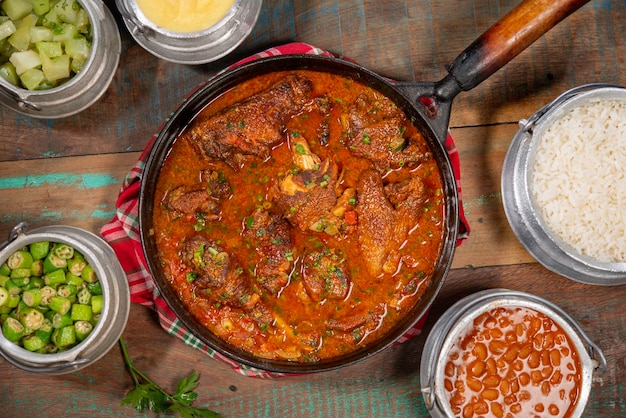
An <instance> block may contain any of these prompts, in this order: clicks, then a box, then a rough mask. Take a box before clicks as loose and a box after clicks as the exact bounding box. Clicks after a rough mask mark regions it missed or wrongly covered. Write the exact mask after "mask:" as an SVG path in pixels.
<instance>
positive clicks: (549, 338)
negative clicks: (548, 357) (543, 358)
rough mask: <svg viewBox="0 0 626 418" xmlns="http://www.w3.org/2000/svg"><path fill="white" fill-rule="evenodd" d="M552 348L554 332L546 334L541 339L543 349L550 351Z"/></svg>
mask: <svg viewBox="0 0 626 418" xmlns="http://www.w3.org/2000/svg"><path fill="white" fill-rule="evenodd" d="M553 347H554V332H548V333H546V334H545V336H544V338H543V347H542V348H543V349H544V350H546V349H550V348H553Z"/></svg>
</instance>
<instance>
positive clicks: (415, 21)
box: [0, 0, 626, 161]
mask: <svg viewBox="0 0 626 418" xmlns="http://www.w3.org/2000/svg"><path fill="white" fill-rule="evenodd" d="M106 3H107V4H108V5H109V7H110V8H111V9H112V11H113V12H114V13H115V14H116V15H119V13H118V12H117V10H116V8H115V4H114V1H112V0H107V2H106ZM516 3H517V1H514V0H510V1H507V2H496V1H493V0H474V1H471V2H468V1H464V2H458V1H454V0H443V1H438V2H434V3H433V2H426V1H424V0H411V1H409V0H406V1H363V0H358V1H356V0H355V1H344V2H337V1H336V0H333V1H331V0H328V1H323V2H305V1H287V0H268V1H266V2H264V5H263V10H262V12H261V19H260V20H259V25H258V26H257V27H255V30H254V31H253V33H252V34H251V36H250V37H249V38H248V39H247V40H246V41H245V42H244V43H243V44H242V45H241V46H240V48H239V49H238V50H237V51H236V52H235V53H233V54H232V55H229V56H227V57H225V58H223V59H221V60H218V61H216V62H214V63H210V64H206V65H200V66H186V65H180V64H174V63H169V62H165V61H162V60H159V59H157V58H156V57H154V56H152V55H150V54H149V53H148V52H146V51H144V50H143V49H142V48H141V47H140V46H138V45H137V44H135V43H134V41H133V40H132V38H131V37H130V35H129V34H128V32H127V31H126V29H125V27H124V26H123V25H122V23H121V21H120V18H119V16H117V17H118V24H119V25H118V26H119V27H120V31H121V33H122V40H123V42H122V44H123V47H122V56H121V60H120V66H119V68H118V71H117V73H116V75H115V77H114V80H113V83H112V85H111V87H110V88H109V89H108V90H107V92H106V93H105V95H104V97H103V98H102V100H101V101H100V102H98V103H96V104H95V105H94V106H92V107H91V108H89V109H87V110H85V111H84V112H82V113H80V114H78V115H75V116H72V117H69V118H65V119H60V120H52V121H41V120H37V119H32V118H29V117H24V116H20V115H16V114H15V113H14V112H13V111H11V110H9V109H6V108H4V107H2V108H0V118H1V119H2V120H3V129H2V130H1V131H0V161H8V160H25V159H40V158H48V157H65V156H72V155H84V154H99V153H118V152H129V151H140V150H141V149H142V148H143V147H144V146H145V144H146V143H147V142H148V140H149V138H150V136H152V134H153V133H154V132H155V131H156V130H157V129H158V127H159V126H160V125H161V124H162V123H163V121H164V120H165V118H166V117H167V116H168V115H169V114H170V113H171V112H172V111H173V109H174V108H175V107H176V105H177V104H178V103H179V102H180V101H181V100H183V98H184V97H186V96H187V95H188V94H189V92H190V91H191V90H192V89H193V88H195V87H196V86H197V85H198V84H200V83H202V82H204V81H206V80H207V79H208V78H209V77H211V76H212V75H213V74H215V73H216V72H217V71H219V70H221V69H222V68H224V67H225V66H227V65H229V64H230V63H232V62H234V61H235V60H236V59H239V58H241V57H243V56H245V55H249V54H251V53H253V52H257V51H258V50H259V49H261V48H264V47H266V46H269V45H276V44H280V43H284V42H291V41H295V40H297V41H303V42H309V43H313V44H315V45H317V46H319V47H322V48H326V49H328V50H330V51H333V52H336V53H339V54H343V55H345V56H347V57H350V58H351V59H353V60H355V61H356V62H358V63H360V64H362V65H364V66H366V67H368V68H370V69H372V70H374V71H377V72H379V73H380V74H383V75H385V76H389V77H392V78H395V79H399V80H419V81H436V80H438V79H440V78H441V77H443V75H444V74H445V66H446V65H448V64H450V63H451V62H452V60H453V59H454V58H455V57H456V56H457V55H458V54H459V53H460V52H461V51H462V50H463V49H465V48H466V47H467V46H468V45H469V44H470V43H471V42H472V41H473V40H474V39H475V38H476V37H477V36H478V35H479V34H480V33H481V32H482V31H484V30H485V29H486V28H488V27H489V26H490V25H491V24H493V23H495V22H496V20H497V19H498V18H499V17H500V16H502V15H503V14H504V13H506V12H507V11H508V10H510V8H512V7H513V5H514V4H516ZM624 21H626V4H624V2H622V1H620V0H604V1H594V2H590V3H589V4H587V5H586V6H584V7H583V8H582V9H580V10H579V11H578V12H576V13H575V14H574V15H572V16H570V17H569V18H568V19H567V20H565V21H564V22H562V23H561V24H560V25H558V26H557V27H556V28H554V29H553V30H552V31H550V32H549V33H548V34H547V35H545V37H544V38H542V39H540V40H538V41H537V42H536V43H535V44H534V45H532V46H531V47H530V48H529V49H528V50H527V51H525V52H523V53H522V54H521V55H520V56H519V57H517V58H516V59H514V60H513V61H512V62H511V63H509V64H508V65H507V66H505V68H504V69H503V70H501V71H500V72H498V73H496V74H495V75H494V76H492V78H490V79H488V80H487V81H485V82H484V83H483V85H481V86H478V87H477V88H475V89H474V90H473V91H470V92H466V93H462V94H461V95H460V96H459V97H458V98H457V99H456V100H455V104H454V106H453V113H452V121H451V124H452V126H455V127H462V126H476V125H480V124H491V123H503V122H516V121H518V120H519V119H521V118H524V117H527V116H528V115H529V114H530V113H532V112H534V111H535V110H536V109H538V108H539V107H541V106H542V105H544V104H545V103H547V102H548V101H549V100H551V99H553V98H554V97H556V96H557V95H558V94H559V93H561V92H563V91H564V90H566V89H568V88H571V87H574V86H577V85H580V84H585V83H591V82H610V83H618V84H622V85H624V84H626V75H625V74H626V72H624V71H623V70H622V68H621V67H622V66H623V65H624V64H623V63H624V60H625V58H624V54H625V52H624V49H625V47H624V44H623V42H622V41H621V40H622V39H623V38H624V25H623V23H622V22H624Z"/></svg>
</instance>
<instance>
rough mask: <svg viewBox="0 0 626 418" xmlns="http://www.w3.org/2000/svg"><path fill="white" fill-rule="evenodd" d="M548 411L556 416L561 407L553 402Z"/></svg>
mask: <svg viewBox="0 0 626 418" xmlns="http://www.w3.org/2000/svg"><path fill="white" fill-rule="evenodd" d="M548 412H549V413H550V414H551V415H555V416H556V415H559V412H560V411H559V407H558V406H556V405H555V404H553V403H551V404H550V406H548Z"/></svg>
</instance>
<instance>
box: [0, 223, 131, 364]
mask: <svg viewBox="0 0 626 418" xmlns="http://www.w3.org/2000/svg"><path fill="white" fill-rule="evenodd" d="M27 229H28V225H27V224H26V223H20V224H18V225H17V226H15V227H14V228H13V229H12V230H11V232H10V234H9V237H8V239H7V240H6V241H4V242H3V243H0V324H1V329H2V332H1V333H0V355H1V356H2V357H4V359H5V360H6V361H7V362H9V363H11V364H13V365H14V366H16V367H18V368H21V369H24V370H27V371H30V372H34V373H45V374H65V373H71V372H74V371H77V370H80V369H82V368H84V367H87V366H89V365H91V364H93V363H94V362H96V361H97V360H99V359H100V358H102V357H103V356H104V355H105V354H106V353H107V352H108V351H109V350H110V349H111V348H112V347H113V345H115V344H116V343H117V341H118V339H119V337H120V336H121V335H122V332H123V331H124V328H125V326H126V322H127V321H128V314H129V310H130V291H129V288H128V283H127V281H126V278H125V274H124V271H123V270H122V267H121V265H120V263H119V261H118V259H117V257H116V255H115V253H114V252H113V250H112V249H111V247H109V245H108V244H107V243H106V242H105V241H103V240H102V239H101V238H100V237H98V236H97V235H94V234H92V233H91V232H88V231H85V230H83V229H80V228H76V227H72V226H48V227H41V228H37V229H33V230H32V231H28V230H27Z"/></svg>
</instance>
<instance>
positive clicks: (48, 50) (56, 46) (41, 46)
mask: <svg viewBox="0 0 626 418" xmlns="http://www.w3.org/2000/svg"><path fill="white" fill-rule="evenodd" d="M35 47H36V48H37V51H39V56H40V57H41V56H42V55H43V56H45V57H48V58H56V57H60V56H61V55H63V47H62V46H61V42H54V41H41V42H37V43H36V44H35ZM55 254H56V255H57V256H58V255H59V254H57V253H55ZM62 258H66V257H62Z"/></svg>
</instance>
